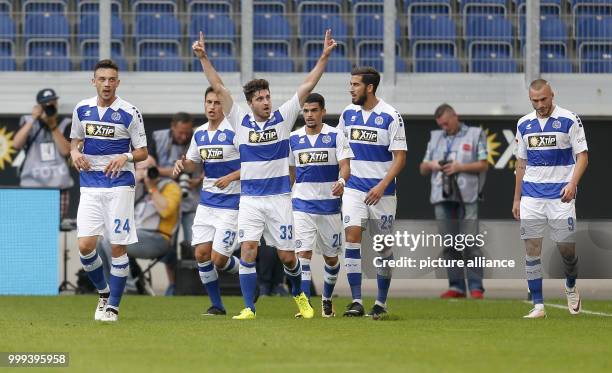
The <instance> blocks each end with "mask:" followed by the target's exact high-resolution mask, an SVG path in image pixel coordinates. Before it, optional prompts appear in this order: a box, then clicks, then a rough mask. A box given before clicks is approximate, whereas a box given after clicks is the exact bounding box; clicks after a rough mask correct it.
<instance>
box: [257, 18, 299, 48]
mask: <svg viewBox="0 0 612 373" xmlns="http://www.w3.org/2000/svg"><path fill="white" fill-rule="evenodd" d="M253 39H254V40H285V41H287V40H291V39H292V33H291V25H289V21H288V20H287V19H286V18H285V16H283V15H282V14H277V13H261V14H260V13H256V14H255V15H254V16H253Z"/></svg>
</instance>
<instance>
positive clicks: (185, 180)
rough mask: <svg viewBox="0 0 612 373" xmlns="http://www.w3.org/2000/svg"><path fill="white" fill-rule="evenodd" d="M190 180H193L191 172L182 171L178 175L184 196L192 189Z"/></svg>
mask: <svg viewBox="0 0 612 373" xmlns="http://www.w3.org/2000/svg"><path fill="white" fill-rule="evenodd" d="M190 181H191V175H190V174H187V173H181V174H180V175H179V177H178V183H179V186H180V187H181V196H182V197H183V198H186V197H187V196H188V195H189V191H190V189H191V188H190V185H189V182H190Z"/></svg>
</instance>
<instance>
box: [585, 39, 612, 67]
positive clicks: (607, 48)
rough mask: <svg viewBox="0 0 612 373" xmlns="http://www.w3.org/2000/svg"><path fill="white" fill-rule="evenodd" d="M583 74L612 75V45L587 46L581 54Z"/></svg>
mask: <svg viewBox="0 0 612 373" xmlns="http://www.w3.org/2000/svg"><path fill="white" fill-rule="evenodd" d="M580 72H581V73H598V74H602V73H606V74H609V73H612V44H606V45H585V46H584V47H583V48H582V50H581V53H580Z"/></svg>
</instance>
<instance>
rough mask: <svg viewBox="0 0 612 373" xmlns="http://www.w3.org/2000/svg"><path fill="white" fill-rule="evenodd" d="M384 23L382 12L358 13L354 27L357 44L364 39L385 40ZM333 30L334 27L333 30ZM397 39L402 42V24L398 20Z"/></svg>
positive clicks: (396, 24) (396, 25)
mask: <svg viewBox="0 0 612 373" xmlns="http://www.w3.org/2000/svg"><path fill="white" fill-rule="evenodd" d="M384 23H385V22H384V18H383V14H382V13H375V14H358V15H356V16H355V28H354V32H355V36H354V41H355V45H358V44H359V43H360V42H362V41H368V40H383V36H384V32H385V29H384ZM333 31H334V30H333V29H332V32H333ZM334 38H335V35H334ZM395 40H396V42H400V25H399V23H398V22H396V23H395Z"/></svg>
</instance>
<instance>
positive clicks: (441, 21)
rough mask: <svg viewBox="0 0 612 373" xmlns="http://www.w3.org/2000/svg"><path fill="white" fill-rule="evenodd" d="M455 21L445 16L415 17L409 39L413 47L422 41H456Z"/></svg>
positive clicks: (411, 24)
mask: <svg viewBox="0 0 612 373" xmlns="http://www.w3.org/2000/svg"><path fill="white" fill-rule="evenodd" d="M455 30H456V25H455V21H453V19H452V18H450V17H449V16H446V15H443V14H427V15H414V16H412V21H411V22H410V30H409V31H408V38H409V39H410V43H411V45H414V43H415V42H418V41H422V40H450V41H453V42H454V41H455V39H456V37H457V34H456V31H455Z"/></svg>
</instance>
